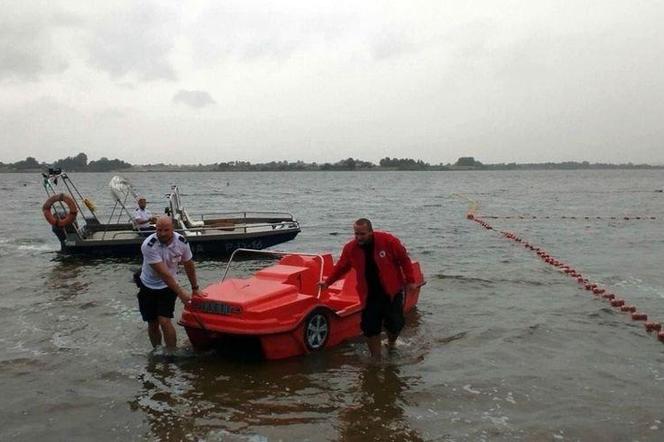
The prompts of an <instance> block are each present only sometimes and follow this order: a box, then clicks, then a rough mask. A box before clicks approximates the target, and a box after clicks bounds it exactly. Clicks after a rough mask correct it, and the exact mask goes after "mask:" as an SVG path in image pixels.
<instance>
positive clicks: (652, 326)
mask: <svg viewBox="0 0 664 442" xmlns="http://www.w3.org/2000/svg"><path fill="white" fill-rule="evenodd" d="M645 326H646V331H647V332H652V331H661V330H662V324H660V323H659V322H651V321H648V322H646V324H645Z"/></svg>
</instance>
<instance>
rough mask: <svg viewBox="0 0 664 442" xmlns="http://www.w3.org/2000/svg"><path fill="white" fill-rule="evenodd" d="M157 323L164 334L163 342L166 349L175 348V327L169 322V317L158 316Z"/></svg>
mask: <svg viewBox="0 0 664 442" xmlns="http://www.w3.org/2000/svg"><path fill="white" fill-rule="evenodd" d="M159 325H160V326H161V331H162V333H163V334H164V343H165V344H166V348H167V349H168V350H175V348H176V346H177V336H176V334H175V327H173V323H172V322H171V318H165V317H163V316H159Z"/></svg>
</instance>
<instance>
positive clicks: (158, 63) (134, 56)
mask: <svg viewBox="0 0 664 442" xmlns="http://www.w3.org/2000/svg"><path fill="white" fill-rule="evenodd" d="M130 5H131V6H132V7H130V8H127V9H121V10H117V11H115V12H114V13H113V14H111V15H109V16H104V17H102V18H101V20H100V21H99V23H95V22H91V23H90V26H89V32H90V34H91V36H90V41H89V51H90V54H89V61H90V63H91V64H92V65H93V66H96V67H97V68H99V69H102V70H103V71H106V72H108V73H109V74H110V75H111V76H112V77H113V78H116V79H117V78H122V77H126V76H130V75H133V76H135V78H136V79H137V80H140V81H151V80H175V79H176V77H177V75H176V72H175V68H174V67H173V65H172V63H171V61H170V60H169V56H170V54H171V51H172V50H173V47H174V45H175V38H176V35H177V32H178V26H177V11H174V10H171V9H169V8H168V7H166V6H162V3H153V4H151V3H149V2H139V3H136V4H133V3H131V4H130Z"/></svg>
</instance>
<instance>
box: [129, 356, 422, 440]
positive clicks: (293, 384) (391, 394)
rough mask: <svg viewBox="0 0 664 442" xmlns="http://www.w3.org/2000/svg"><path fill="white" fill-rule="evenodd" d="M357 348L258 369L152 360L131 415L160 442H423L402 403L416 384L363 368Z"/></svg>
mask: <svg viewBox="0 0 664 442" xmlns="http://www.w3.org/2000/svg"><path fill="white" fill-rule="evenodd" d="M357 347H361V348H362V349H363V344H362V345H360V344H359V343H358V344H357V345H349V346H347V347H346V348H343V349H342V350H340V351H331V352H329V353H327V354H315V355H310V356H308V357H303V358H294V359H291V360H286V361H276V362H257V363H246V362H242V361H233V360H228V359H225V358H224V359H222V358H220V357H219V356H218V355H217V354H214V353H208V354H204V355H196V354H194V353H190V354H180V355H178V356H176V357H174V358H172V359H171V360H168V359H167V358H165V357H163V356H158V355H153V356H151V357H150V358H149V360H148V363H147V365H146V367H145V370H144V371H143V372H142V373H141V375H140V376H139V379H140V381H141V383H142V389H141V391H140V392H139V394H138V395H137V396H136V397H135V398H134V400H132V401H131V402H130V408H131V409H132V410H134V411H136V410H140V411H142V412H143V413H144V414H145V416H146V418H147V421H148V424H149V428H150V434H149V435H146V436H148V437H150V438H155V439H158V440H193V439H199V438H205V439H206V440H228V439H229V438H230V437H232V438H234V439H231V440H247V439H250V438H251V440H261V439H262V438H268V439H272V438H275V439H280V438H284V439H286V440H293V439H302V438H304V439H309V440H339V439H341V440H421V437H420V436H419V435H418V433H417V431H416V430H414V429H412V428H411V427H410V423H409V420H408V416H407V415H406V413H405V406H406V402H405V400H404V393H406V392H407V391H408V389H409V388H410V386H412V385H414V384H416V383H417V382H419V378H417V377H404V376H403V375H402V374H401V373H400V369H399V366H398V365H397V364H394V363H390V362H389V359H388V362H387V363H384V364H380V365H370V364H367V360H366V359H365V358H364V357H363V355H362V354H358V348H357ZM312 428H317V429H318V430H317V431H316V432H315V433H313V432H312V430H311V429H312ZM257 438H258V439H257Z"/></svg>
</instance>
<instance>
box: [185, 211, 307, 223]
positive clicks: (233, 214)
mask: <svg viewBox="0 0 664 442" xmlns="http://www.w3.org/2000/svg"><path fill="white" fill-rule="evenodd" d="M224 217H226V218H236V219H237V218H286V219H289V220H293V221H294V220H295V217H294V216H293V214H292V213H290V212H246V211H245V212H213V213H203V214H199V215H198V217H196V218H195V220H198V219H200V220H201V221H205V220H212V219H219V218H224ZM192 218H194V217H192Z"/></svg>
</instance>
